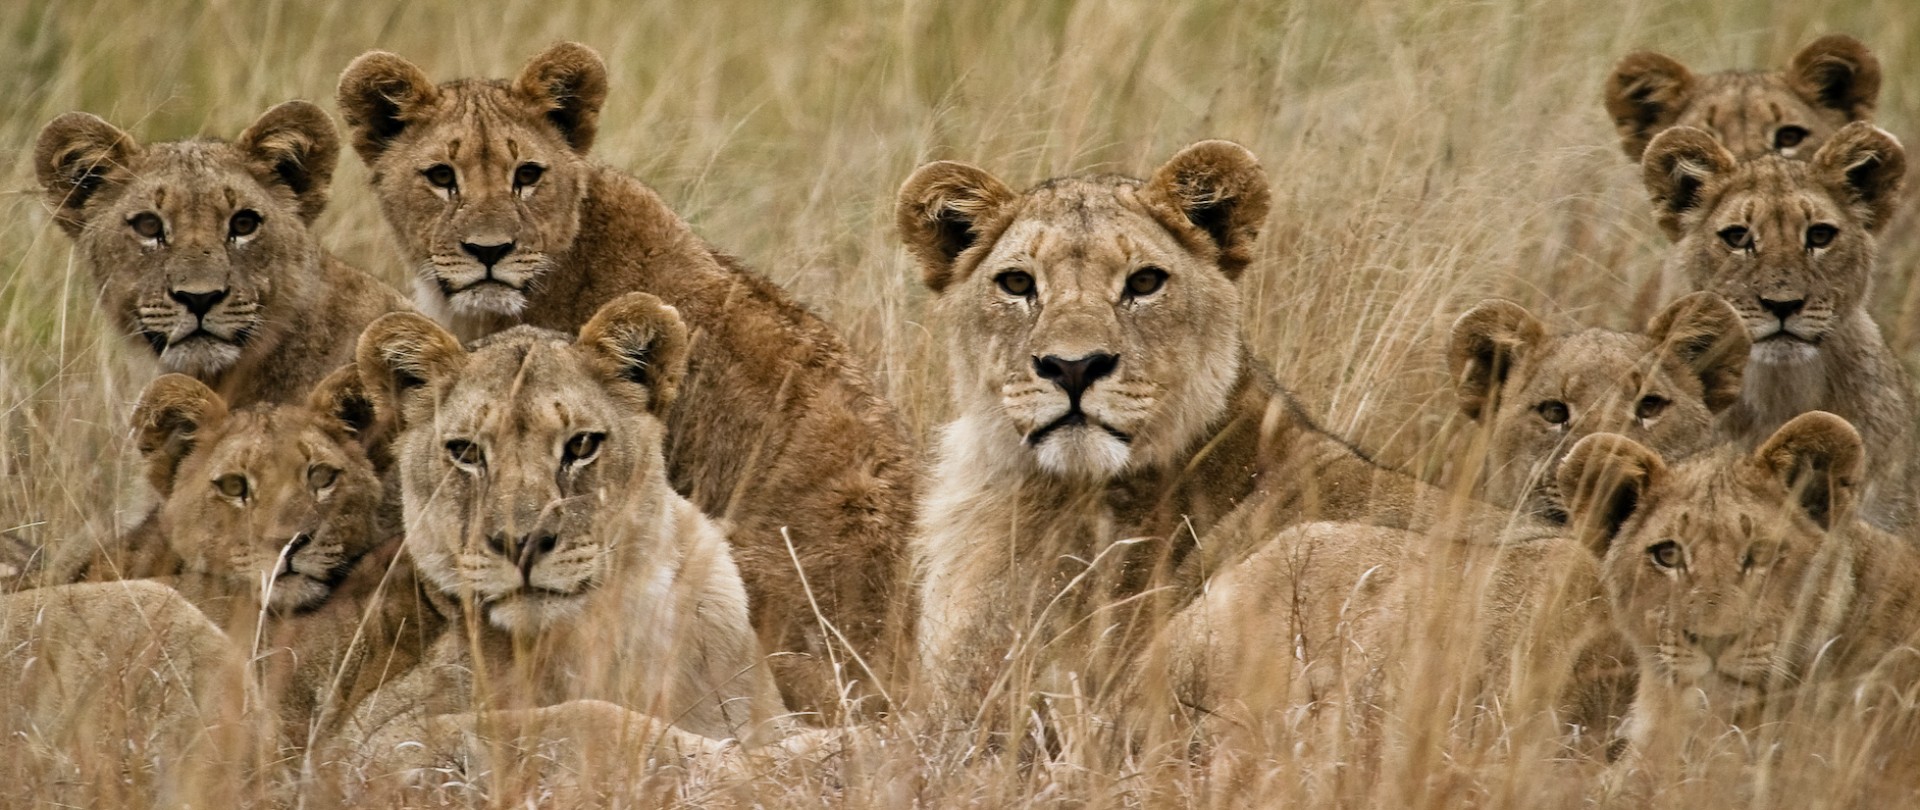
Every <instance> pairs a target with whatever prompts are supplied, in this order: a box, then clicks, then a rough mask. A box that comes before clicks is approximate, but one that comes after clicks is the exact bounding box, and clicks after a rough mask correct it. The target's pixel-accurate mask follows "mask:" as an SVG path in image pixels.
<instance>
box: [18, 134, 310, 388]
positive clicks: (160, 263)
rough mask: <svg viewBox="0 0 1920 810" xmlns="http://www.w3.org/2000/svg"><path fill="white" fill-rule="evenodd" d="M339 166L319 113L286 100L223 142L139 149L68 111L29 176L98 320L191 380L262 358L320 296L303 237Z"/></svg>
mask: <svg viewBox="0 0 1920 810" xmlns="http://www.w3.org/2000/svg"><path fill="white" fill-rule="evenodd" d="M338 154H339V139H338V137H337V136H336V135H335V133H334V129H333V123H332V122H331V121H329V120H328V119H327V116H326V114H325V113H323V112H321V111H320V109H319V108H318V107H315V106H313V105H312V104H308V103H306V102H302V101H289V102H287V103H285V104H282V105H280V106H278V107H274V108H273V109H271V110H268V111H267V112H266V113H265V114H264V115H262V116H261V117H260V119H259V120H258V121H256V122H254V124H253V126H251V127H248V128H247V130H246V131H245V132H243V133H241V134H240V137H239V138H237V139H235V140H234V142H232V143H225V142H221V141H215V140H187V141H175V142H171V143H158V144H152V145H149V146H141V145H140V144H138V143H136V142H135V141H134V140H133V138H132V137H131V136H129V135H127V134H126V133H124V132H121V131H120V130H118V129H115V128H114V127H113V125H111V124H108V123H107V122H105V121H102V120H100V119H99V118H95V117H93V116H91V115H88V114H86V113H79V112H74V113H67V114H66V115H63V116H60V117H59V118H56V119H54V120H53V121H52V122H51V123H49V124H47V126H46V127H45V128H44V129H42V130H41V131H40V141H39V145H38V146H37V147H36V148H35V150H34V164H35V168H36V170H37V172H38V174H39V179H40V184H41V187H42V188H43V189H44V191H45V193H46V197H47V200H48V202H49V204H51V205H52V206H53V209H54V217H55V220H56V221H58V222H59V223H60V226H61V228H62V229H64V230H65V231H66V232H67V235H69V236H71V237H73V240H74V245H75V248H76V249H77V251H78V253H79V255H80V258H81V260H82V261H83V262H84V263H85V264H86V265H87V266H88V267H90V268H92V270H93V274H94V280H95V282H96V283H98V284H99V286H100V304H101V306H102V308H104V309H105V310H106V311H107V312H108V314H109V315H110V316H112V317H113V318H114V319H115V320H116V321H117V322H118V324H119V326H120V327H121V328H122V329H124V330H126V332H127V333H128V334H129V335H132V336H134V337H136V338H137V339H138V340H139V342H140V343H141V344H143V345H145V346H146V347H148V348H149V349H151V350H152V352H153V353H154V354H155V355H156V356H157V357H158V358H159V361H160V366H161V367H162V368H164V369H166V370H167V371H173V372H180V373H184V374H190V375H193V376H196V377H200V378H203V379H204V378H209V377H211V376H213V375H216V374H218V373H220V372H222V371H224V370H226V369H227V368H228V367H230V366H232V365H233V364H234V363H236V362H238V361H239V360H240V359H241V358H242V357H247V356H260V355H264V354H265V353H267V352H270V351H272V347H273V344H274V343H275V342H276V340H277V335H275V334H274V333H273V332H274V329H275V328H277V327H276V324H277V323H278V322H280V321H283V320H284V319H285V318H284V313H286V312H289V311H294V310H296V309H298V308H300V307H303V306H305V305H306V302H309V301H312V300H314V299H315V298H316V297H317V296H318V295H321V294H323V293H324V291H322V290H318V289H312V288H311V286H312V285H313V284H315V282H314V281H313V276H314V275H315V274H316V273H317V272H318V268H319V265H318V262H319V252H318V248H317V247H316V245H315V243H314V241H313V237H312V235H311V234H309V232H308V230H307V228H308V226H309V225H310V224H311V223H312V222H313V220H314V218H315V217H318V216H319V215H320V212H321V210H322V209H324V208H325V206H326V196H327V181H328V180H329V178H330V177H331V176H332V174H333V166H334V162H335V159H336V157H337V156H338Z"/></svg>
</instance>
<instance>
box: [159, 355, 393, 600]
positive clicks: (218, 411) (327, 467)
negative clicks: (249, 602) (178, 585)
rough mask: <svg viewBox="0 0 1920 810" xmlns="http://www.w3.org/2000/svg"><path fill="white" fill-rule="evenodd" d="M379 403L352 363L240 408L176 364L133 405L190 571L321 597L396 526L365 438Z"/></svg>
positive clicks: (237, 587) (290, 595)
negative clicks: (297, 400) (290, 400)
mask: <svg viewBox="0 0 1920 810" xmlns="http://www.w3.org/2000/svg"><path fill="white" fill-rule="evenodd" d="M372 418H373V406H372V404H371V403H370V402H368V401H367V399H366V397H365V396H364V395H363V394H362V393H361V391H360V381H359V377H358V376H357V375H356V373H355V371H354V369H353V368H351V367H347V368H342V369H341V370H339V371H336V372H334V373H333V374H332V375H330V376H329V377H327V379H326V380H324V381H323V382H321V384H320V385H319V386H318V387H316V388H315V389H314V392H313V393H312V395H311V396H310V397H309V398H308V401H307V402H306V403H304V404H297V405H254V406H252V407H249V408H243V409H240V410H233V411H230V410H228V408H227V403H226V402H225V401H223V400H222V399H221V398H220V395H219V394H216V393H214V392H213V390H212V389H210V388H208V387H207V386H206V385H205V384H203V383H201V382H200V381H198V380H195V379H193V378H192V377H188V376H185V375H182V374H167V375H164V376H161V377H160V378H158V379H156V380H154V381H153V384H151V385H149V386H147V390H146V393H144V394H143V395H141V397H140V404H139V406H138V407H137V408H136V409H135V411H134V415H133V425H134V431H135V434H136V436H137V437H138V441H139V448H140V454H141V456H142V458H143V460H144V461H145V463H146V466H147V478H148V480H149V481H150V482H151V483H152V484H153V486H154V488H155V489H156V490H158V491H159V492H160V493H161V495H162V496H163V497H164V498H165V499H166V501H165V503H164V504H162V506H161V509H162V513H161V514H162V517H163V524H164V526H165V527H166V533H167V542H168V544H169V545H170V546H171V547H172V548H173V551H174V553H175V554H177V555H179V556H180V558H181V559H182V560H184V561H185V563H186V567H187V569H188V570H189V571H194V572H198V573H202V574H210V575H213V576H216V577H219V578H221V579H224V580H226V581H227V583H228V584H229V585H230V586H231V587H232V589H233V591H234V592H235V593H258V594H264V595H265V603H266V604H267V605H268V606H269V607H271V608H273V609H275V610H281V611H297V610H301V609H305V608H311V607H314V606H316V605H318V604H319V603H321V602H322V601H325V600H326V598H327V596H328V595H330V594H331V593H332V592H333V588H334V586H335V585H337V584H339V582H340V580H341V578H342V577H344V576H345V574H346V571H347V569H348V568H350V567H351V566H352V564H353V562H354V561H355V560H357V559H359V558H360V556H361V555H362V554H365V553H366V552H367V551H368V550H370V549H372V548H373V547H374V546H375V545H377V544H378V543H379V542H380V541H381V540H383V539H384V537H382V536H381V534H380V532H379V531H378V523H379V521H378V514H379V508H380V504H381V496H382V488H381V484H380V479H379V477H378V476H376V475H375V474H374V470H373V464H372V462H371V461H369V460H368V458H367V452H366V450H365V448H364V447H363V445H362V444H361V436H362V435H363V434H364V432H365V431H367V430H368V429H369V428H370V427H371V425H372Z"/></svg>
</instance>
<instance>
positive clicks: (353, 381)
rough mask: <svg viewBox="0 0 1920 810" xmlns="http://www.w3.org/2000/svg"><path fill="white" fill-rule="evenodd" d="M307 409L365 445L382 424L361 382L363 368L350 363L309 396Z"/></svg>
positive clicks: (371, 398) (328, 376)
mask: <svg viewBox="0 0 1920 810" xmlns="http://www.w3.org/2000/svg"><path fill="white" fill-rule="evenodd" d="M307 407H309V408H312V409H313V410H314V412H315V413H319V414H323V415H325V416H326V417H327V418H329V419H332V420H333V421H334V422H337V423H338V424H339V425H340V429H341V430H344V431H346V433H347V434H348V435H350V436H353V437H354V438H356V439H359V440H361V441H362V442H365V441H366V440H367V438H368V437H369V436H370V435H371V434H372V433H373V432H374V426H375V425H377V424H379V422H380V418H379V409H378V408H377V407H375V406H374V404H373V397H371V396H368V395H367V388H366V386H365V385H364V384H362V383H361V382H360V368H359V366H358V365H356V364H354V363H348V364H346V365H344V366H341V367H339V368H337V369H334V370H333V373H332V374H328V375H327V376H326V378H325V379H322V380H321V381H320V384H318V385H315V386H314V387H313V390H312V391H310V392H308V394H307Z"/></svg>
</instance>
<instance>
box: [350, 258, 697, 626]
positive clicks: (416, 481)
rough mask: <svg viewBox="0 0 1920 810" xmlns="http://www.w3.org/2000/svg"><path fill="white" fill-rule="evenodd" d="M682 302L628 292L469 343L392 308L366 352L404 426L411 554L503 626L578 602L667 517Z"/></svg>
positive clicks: (361, 362) (683, 339) (364, 373)
mask: <svg viewBox="0 0 1920 810" xmlns="http://www.w3.org/2000/svg"><path fill="white" fill-rule="evenodd" d="M686 353H687V333H686V328H685V327H684V326H683V325H682V324H681V322H680V318H679V316H678V315H677V314H675V312H674V310H673V308H672V307H669V306H667V305H665V304H663V303H661V302H660V300H659V299H657V298H654V297H653V296H650V295H647V294H645V293H629V294H627V295H625V296H622V297H621V298H618V299H615V300H614V301H613V302H611V303H609V304H607V305H606V306H605V307H603V308H601V310H600V312H599V313H598V314H596V315H594V317H593V319H592V320H591V321H589V322H588V323H587V325H586V326H585V327H584V328H582V329H581V330H580V337H579V339H578V340H575V339H573V338H572V337H571V336H569V335H564V334H561V333H558V332H551V331H546V330H541V329H535V328H533V327H530V326H520V327H515V328H513V329H509V330H507V331H504V332H500V333H497V334H495V335H493V336H490V337H487V338H485V339H483V340H480V341H477V342H476V343H474V344H473V346H472V350H471V351H468V350H467V349H464V348H462V347H461V346H460V344H459V343H458V342H457V341H455V340H454V338H453V336H452V335H450V334H448V333H447V332H446V330H444V329H442V328H441V327H440V326H439V325H438V324H435V323H434V322H433V321H431V320H429V319H427V318H425V317H422V316H419V315H414V314H393V315H387V316H385V317H383V318H381V319H380V320H377V321H375V322H374V323H373V324H372V325H370V326H368V327H367V331H366V332H365V333H364V334H362V335H361V336H360V346H359V352H358V356H357V360H356V364H357V365H358V366H359V370H360V378H361V380H362V382H363V383H364V384H365V385H366V387H367V389H368V390H369V391H371V392H374V394H375V401H376V402H377V403H378V408H379V409H380V410H381V411H382V412H383V413H391V414H393V415H395V416H397V417H398V419H399V429H400V434H399V437H398V438H397V439H396V442H397V447H398V453H397V456H398V464H399V469H400V478H401V488H402V491H403V498H404V501H405V504H406V525H407V539H406V547H407V552H408V554H409V555H410V556H411V557H412V558H413V561H414V565H415V567H416V568H418V569H419V571H421V572H422V573H423V574H425V575H426V577H427V578H428V580H430V581H431V582H432V583H433V585H434V586H435V587H437V588H438V589H439V590H440V591H442V592H443V593H446V594H448V595H449V596H452V597H453V598H455V599H457V600H459V601H460V602H461V603H462V604H463V605H467V606H468V607H467V609H470V610H478V611H481V612H482V613H483V614H484V616H485V618H486V620H487V621H488V622H489V623H490V624H492V625H494V626H495V627H498V628H500V629H502V630H506V631H509V632H515V633H529V634H531V633H537V632H539V631H540V630H541V629H542V628H544V627H548V626H551V625H553V624H555V623H558V622H564V621H565V620H566V619H567V618H568V617H570V616H573V615H576V614H578V613H579V611H580V610H581V609H582V608H583V606H584V605H585V604H586V602H587V601H588V600H589V599H591V598H592V597H593V595H594V594H595V591H596V589H598V588H600V587H602V586H603V585H605V584H606V583H607V582H608V581H609V580H610V579H612V578H613V576H614V575H615V574H616V572H617V571H619V570H620V565H621V563H620V560H622V559H629V558H631V557H632V555H636V554H639V555H644V554H647V553H648V549H645V548H635V546H636V545H637V544H640V543H643V542H644V539H645V538H646V537H647V536H648V535H646V534H644V533H645V532H649V531H653V530H655V529H656V528H657V524H658V523H659V521H660V520H661V516H660V509H661V508H662V503H661V501H660V499H659V498H656V497H654V496H653V495H652V494H651V493H656V492H661V491H666V490H665V487H666V484H665V480H666V471H665V464H664V462H663V461H662V460H661V455H660V453H661V442H662V432H663V429H664V428H663V421H662V420H663V419H664V418H665V414H666V413H667V409H668V408H669V407H671V406H672V404H673V398H674V395H675V392H676V391H677V390H678V389H679V387H680V379H681V376H682V375H683V374H684V373H685V368H686Z"/></svg>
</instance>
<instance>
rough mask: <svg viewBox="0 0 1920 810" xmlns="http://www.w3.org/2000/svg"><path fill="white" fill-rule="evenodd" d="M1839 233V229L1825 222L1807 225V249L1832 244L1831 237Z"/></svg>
mask: <svg viewBox="0 0 1920 810" xmlns="http://www.w3.org/2000/svg"><path fill="white" fill-rule="evenodd" d="M1839 235H1840V229H1839V228H1835V227H1833V226H1832V225H1828V224H1826V223H1820V224H1817V225H1808V226H1807V249H1808V250H1812V249H1814V248H1823V247H1826V246H1828V245H1831V244H1833V238H1834V237H1836V236H1839Z"/></svg>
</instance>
